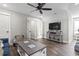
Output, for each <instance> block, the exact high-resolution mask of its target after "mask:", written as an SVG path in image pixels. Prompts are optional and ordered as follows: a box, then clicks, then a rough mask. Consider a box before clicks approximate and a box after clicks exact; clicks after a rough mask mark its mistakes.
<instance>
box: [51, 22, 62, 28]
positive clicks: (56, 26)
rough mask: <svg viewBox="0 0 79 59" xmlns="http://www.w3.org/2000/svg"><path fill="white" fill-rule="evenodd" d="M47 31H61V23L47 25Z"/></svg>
mask: <svg viewBox="0 0 79 59" xmlns="http://www.w3.org/2000/svg"><path fill="white" fill-rule="evenodd" d="M49 30H61V23H60V22H55V23H49Z"/></svg>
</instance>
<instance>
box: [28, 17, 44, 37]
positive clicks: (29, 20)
mask: <svg viewBox="0 0 79 59" xmlns="http://www.w3.org/2000/svg"><path fill="white" fill-rule="evenodd" d="M29 18H35V17H28V18H27V21H28V23H30V22H31V21H33V19H29ZM35 19H37V20H40V21H41V22H42V38H43V36H44V35H43V34H44V33H43V32H44V31H43V21H42V19H41V18H35ZM27 27H28V24H27ZM29 27H30V25H29ZM27 32H29V33H30V35H31V31H30V30H29V29H27ZM27 35H28V34H27ZM31 38H32V37H31Z"/></svg>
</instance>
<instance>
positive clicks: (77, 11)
mask: <svg viewBox="0 0 79 59" xmlns="http://www.w3.org/2000/svg"><path fill="white" fill-rule="evenodd" d="M32 4H33V5H35V6H36V4H34V3H32ZM7 5H8V7H3V5H2V4H1V3H0V8H4V9H7V10H12V11H15V12H19V13H22V14H26V15H27V14H33V13H36V14H39V12H38V11H35V12H32V11H33V10H35V8H33V7H31V6H28V5H27V4H26V3H7ZM44 7H49V8H52V9H53V10H52V11H53V12H56V11H57V10H56V8H60V9H67V10H69V12H70V13H71V14H72V15H79V5H75V4H74V3H47V4H46V5H45V6H44ZM45 12H47V13H48V12H49V13H50V12H51V11H44V13H45Z"/></svg>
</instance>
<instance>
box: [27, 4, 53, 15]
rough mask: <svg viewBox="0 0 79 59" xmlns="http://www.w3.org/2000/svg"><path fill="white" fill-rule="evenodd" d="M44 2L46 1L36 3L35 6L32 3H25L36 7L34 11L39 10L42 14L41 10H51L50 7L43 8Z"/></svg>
mask: <svg viewBox="0 0 79 59" xmlns="http://www.w3.org/2000/svg"><path fill="white" fill-rule="evenodd" d="M45 4H46V3H37V6H34V5H32V4H30V3H27V5H29V6H31V7H34V8H36V10H35V11H37V10H38V11H39V12H40V14H43V12H42V10H46V11H48V10H52V8H43V7H44V6H45Z"/></svg>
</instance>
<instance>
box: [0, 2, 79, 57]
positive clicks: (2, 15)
mask: <svg viewBox="0 0 79 59" xmlns="http://www.w3.org/2000/svg"><path fill="white" fill-rule="evenodd" d="M0 56H79V4H76V3H0Z"/></svg>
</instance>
